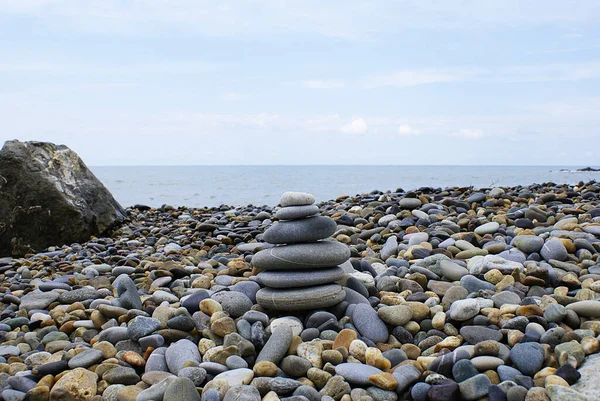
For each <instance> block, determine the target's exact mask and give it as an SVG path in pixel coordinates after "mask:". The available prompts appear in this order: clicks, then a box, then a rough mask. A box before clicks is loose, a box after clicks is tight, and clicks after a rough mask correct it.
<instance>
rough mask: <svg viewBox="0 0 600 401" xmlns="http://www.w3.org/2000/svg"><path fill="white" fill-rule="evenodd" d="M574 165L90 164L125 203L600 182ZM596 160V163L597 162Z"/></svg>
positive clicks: (214, 202) (271, 200)
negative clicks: (301, 192) (294, 193)
mask: <svg viewBox="0 0 600 401" xmlns="http://www.w3.org/2000/svg"><path fill="white" fill-rule="evenodd" d="M579 167H581V166H578V167H573V166H92V167H90V169H91V170H92V172H93V173H94V174H95V175H96V176H97V177H98V178H99V179H100V181H102V183H104V185H105V186H106V187H107V188H108V189H109V190H110V192H111V193H112V194H113V196H114V197H115V198H116V199H117V201H118V202H119V203H120V204H121V205H122V206H124V207H128V206H133V205H135V204H144V205H148V206H153V207H159V206H161V205H171V206H175V207H177V206H188V207H205V206H208V207H216V206H221V205H228V206H246V205H250V204H252V205H255V206H262V205H270V206H274V205H276V204H277V203H278V201H279V197H280V196H281V194H282V193H283V192H286V191H304V192H310V193H312V194H314V195H315V197H316V198H317V200H318V201H324V200H329V199H335V198H337V197H339V196H341V195H350V196H352V195H356V194H364V193H369V192H371V191H374V190H379V191H386V190H391V191H396V190H397V189H399V188H401V189H403V190H411V189H417V188H420V187H433V188H439V187H441V188H444V187H447V186H461V187H462V186H474V187H475V188H489V187H494V186H515V185H529V184H533V183H538V184H539V183H543V182H554V183H567V184H576V183H578V182H580V181H583V182H588V181H591V180H596V181H600V172H578V171H576V169H577V168H579ZM592 167H597V166H592Z"/></svg>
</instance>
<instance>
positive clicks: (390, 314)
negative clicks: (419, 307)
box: [377, 305, 413, 326]
mask: <svg viewBox="0 0 600 401" xmlns="http://www.w3.org/2000/svg"><path fill="white" fill-rule="evenodd" d="M377 315H379V317H380V318H381V320H383V321H384V322H385V323H387V324H391V325H393V326H404V325H405V324H406V323H408V322H410V320H411V319H412V317H413V310H412V308H411V307H409V306H407V305H391V306H386V307H384V308H379V310H378V311H377Z"/></svg>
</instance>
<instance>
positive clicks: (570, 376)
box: [554, 363, 581, 385]
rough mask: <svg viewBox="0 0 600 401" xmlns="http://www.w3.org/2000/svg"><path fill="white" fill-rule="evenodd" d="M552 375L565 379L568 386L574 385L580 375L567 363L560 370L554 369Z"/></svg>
mask: <svg viewBox="0 0 600 401" xmlns="http://www.w3.org/2000/svg"><path fill="white" fill-rule="evenodd" d="M554 374H555V375H557V376H560V377H562V378H563V379H565V380H566V381H567V383H569V384H570V385H573V384H575V383H576V382H577V380H579V378H580V377H581V373H579V371H578V370H577V369H575V368H574V367H573V365H571V364H569V363H566V364H564V365H562V366H561V367H560V368H558V369H556V373H554Z"/></svg>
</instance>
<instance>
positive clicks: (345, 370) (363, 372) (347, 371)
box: [335, 363, 382, 386]
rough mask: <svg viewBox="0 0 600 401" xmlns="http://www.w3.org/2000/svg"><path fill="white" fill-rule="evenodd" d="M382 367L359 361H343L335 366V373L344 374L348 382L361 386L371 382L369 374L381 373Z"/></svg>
mask: <svg viewBox="0 0 600 401" xmlns="http://www.w3.org/2000/svg"><path fill="white" fill-rule="evenodd" d="M381 372H382V371H381V370H380V369H377V368H376V367H374V366H369V365H363V364H359V363H341V364H339V365H337V366H336V367H335V373H336V374H338V375H340V376H342V377H343V378H344V380H346V381H347V382H348V383H351V384H356V385H359V386H367V385H369V384H370V382H369V376H371V375H376V374H379V373H381Z"/></svg>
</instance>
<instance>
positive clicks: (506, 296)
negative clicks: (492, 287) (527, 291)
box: [492, 291, 521, 308]
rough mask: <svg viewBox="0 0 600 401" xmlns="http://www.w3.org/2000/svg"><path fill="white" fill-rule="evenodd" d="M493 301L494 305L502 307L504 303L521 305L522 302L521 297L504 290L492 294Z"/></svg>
mask: <svg viewBox="0 0 600 401" xmlns="http://www.w3.org/2000/svg"><path fill="white" fill-rule="evenodd" d="M492 301H494V306H495V307H496V308H500V307H501V306H502V305H504V304H510V305H519V304H520V303H521V297H519V296H518V295H517V294H515V293H514V292H511V291H502V292H499V293H497V294H494V295H492Z"/></svg>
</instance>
